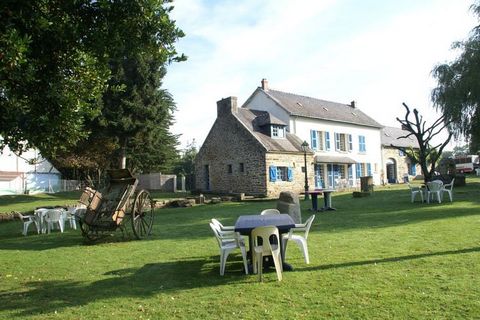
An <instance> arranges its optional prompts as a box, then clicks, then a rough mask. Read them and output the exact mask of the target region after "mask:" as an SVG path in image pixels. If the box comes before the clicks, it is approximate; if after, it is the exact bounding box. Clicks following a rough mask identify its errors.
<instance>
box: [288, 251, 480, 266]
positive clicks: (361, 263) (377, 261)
mask: <svg viewBox="0 0 480 320" xmlns="http://www.w3.org/2000/svg"><path fill="white" fill-rule="evenodd" d="M476 252H480V247H473V248H465V249H459V250H447V251H438V252H428V253H419V254H410V255H406V256H400V257H390V258H381V259H371V260H363V261H351V262H344V263H334V264H325V265H319V266H311V267H306V268H298V269H297V270H298V271H316V270H330V269H338V268H349V267H357V266H365V265H371V264H381V263H391V262H401V261H408V260H415V259H423V258H428V257H437V256H445V255H452V254H465V253H476Z"/></svg>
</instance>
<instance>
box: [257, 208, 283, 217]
mask: <svg viewBox="0 0 480 320" xmlns="http://www.w3.org/2000/svg"><path fill="white" fill-rule="evenodd" d="M260 214H261V215H262V216H264V215H269V214H280V211H278V210H277V209H265V210H263V211H262V212H260Z"/></svg>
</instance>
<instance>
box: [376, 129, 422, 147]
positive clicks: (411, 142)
mask: <svg viewBox="0 0 480 320" xmlns="http://www.w3.org/2000/svg"><path fill="white" fill-rule="evenodd" d="M406 135H408V131H406V130H403V129H401V128H395V127H384V128H382V133H381V142H382V145H383V146H387V147H389V146H390V145H394V146H395V147H405V148H408V147H412V148H419V146H418V141H417V139H415V137H413V136H410V137H408V138H402V139H399V137H403V136H406Z"/></svg>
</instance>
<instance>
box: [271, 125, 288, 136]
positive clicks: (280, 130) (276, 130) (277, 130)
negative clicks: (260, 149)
mask: <svg viewBox="0 0 480 320" xmlns="http://www.w3.org/2000/svg"><path fill="white" fill-rule="evenodd" d="M284 137H285V128H284V127H283V126H276V125H272V138H284Z"/></svg>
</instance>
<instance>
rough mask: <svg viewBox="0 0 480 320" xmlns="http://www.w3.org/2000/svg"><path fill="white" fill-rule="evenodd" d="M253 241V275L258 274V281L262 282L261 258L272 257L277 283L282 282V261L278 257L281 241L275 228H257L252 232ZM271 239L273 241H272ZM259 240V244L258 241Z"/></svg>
mask: <svg viewBox="0 0 480 320" xmlns="http://www.w3.org/2000/svg"><path fill="white" fill-rule="evenodd" d="M251 236H252V241H253V253H252V257H253V273H256V272H258V279H259V281H262V280H263V257H264V256H270V255H271V256H272V259H273V263H274V264H275V270H276V272H277V278H278V281H282V270H283V266H282V259H281V256H280V246H279V243H280V241H281V239H280V237H279V235H278V229H277V227H275V226H265V227H257V228H255V229H253V230H252V235H251ZM272 238H273V239H272ZM260 239H261V242H260V241H259V240H260Z"/></svg>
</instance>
